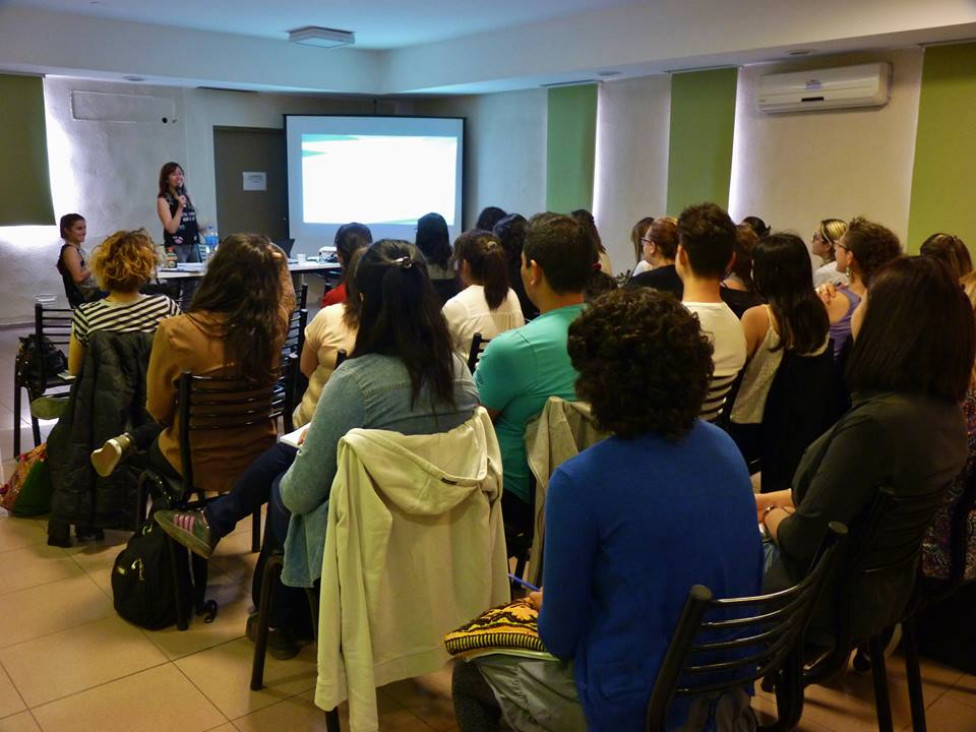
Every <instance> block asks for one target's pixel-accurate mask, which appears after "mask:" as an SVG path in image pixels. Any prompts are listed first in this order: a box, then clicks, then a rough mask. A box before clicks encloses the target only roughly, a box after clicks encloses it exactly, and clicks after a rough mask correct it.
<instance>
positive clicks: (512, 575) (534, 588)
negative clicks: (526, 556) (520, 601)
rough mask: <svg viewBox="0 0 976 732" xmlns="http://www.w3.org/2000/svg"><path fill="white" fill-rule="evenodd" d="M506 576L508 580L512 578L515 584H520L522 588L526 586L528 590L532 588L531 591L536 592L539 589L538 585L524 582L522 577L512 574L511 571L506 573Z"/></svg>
mask: <svg viewBox="0 0 976 732" xmlns="http://www.w3.org/2000/svg"><path fill="white" fill-rule="evenodd" d="M508 578H509V579H510V580H512V582H515V583H516V584H519V585H522V587H524V588H526V589H528V590H532V591H533V592H538V591H539V588H538V587H536V586H535V585H533V584H531V583H530V582H526V581H525V580H524V579H522V578H521V577H519V576H518V575H515V574H512V573H511V572H509V573H508Z"/></svg>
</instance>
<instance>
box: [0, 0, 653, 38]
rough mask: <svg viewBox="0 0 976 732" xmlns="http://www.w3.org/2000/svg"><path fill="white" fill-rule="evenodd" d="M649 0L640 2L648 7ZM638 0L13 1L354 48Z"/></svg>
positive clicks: (495, 26) (456, 34)
mask: <svg viewBox="0 0 976 732" xmlns="http://www.w3.org/2000/svg"><path fill="white" fill-rule="evenodd" d="M647 2H648V0H642V3H644V4H646V3H647ZM642 3H635V2H634V0H326V1H325V2H322V1H319V2H315V1H313V0H271V1H270V2H269V0H204V2H200V0H164V2H160V1H159V0H10V1H9V5H11V6H24V7H34V8H43V9H46V10H54V11H57V12H64V13H74V14H78V15H89V16H93V17H97V18H107V19H114V20H128V21H134V22H139V23H146V24H148V25H161V26H175V27H178V28H193V29H197V30H205V31H214V32H219V33H232V34H236V35H242V36H253V37H257V38H271V39H278V40H283V39H286V38H287V37H288V31H289V30H292V29H295V28H300V27H302V26H308V25H317V26H322V27H325V28H337V29H340V30H349V31H352V32H353V33H355V34H356V48H364V49H373V50H389V49H394V48H404V47H407V46H415V45H419V44H422V43H432V42H435V41H443V40H448V39H451V38H458V37H460V36H468V35H473V34H475V33H482V32H486V31H495V30H500V29H503V28H508V27H513V26H519V25H524V24H526V23H533V22H537V21H543V20H550V19H553V18H558V17H562V16H569V15H574V14H576V13H581V12H586V11H593V10H601V9H605V8H610V7H615V6H619V5H628V4H634V5H636V4H642Z"/></svg>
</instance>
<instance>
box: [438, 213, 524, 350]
mask: <svg viewBox="0 0 976 732" xmlns="http://www.w3.org/2000/svg"><path fill="white" fill-rule="evenodd" d="M454 261H455V262H457V266H458V276H459V277H460V278H461V284H462V285H463V286H464V289H463V290H461V292H459V293H458V294H457V295H455V296H454V297H452V298H451V299H450V300H448V301H447V302H446V303H445V304H444V311H443V312H444V318H445V319H446V320H447V329H448V330H449V331H450V333H451V342H452V344H453V346H454V352H455V353H456V354H457V355H458V356H460V358H461V360H462V361H466V360H467V358H468V354H469V352H470V351H471V341H472V340H473V338H474V334H475V333H481V336H482V338H484V339H486V340H491V339H492V338H494V337H495V336H496V335H498V334H499V333H504V332H505V331H506V330H511V329H512V328H518V327H519V326H522V325H525V318H524V317H523V315H522V308H521V306H520V305H519V300H518V295H516V294H515V292H514V291H513V290H512V289H510V288H509V286H508V265H507V264H506V262H505V250H504V249H502V245H501V243H500V242H499V241H498V239H497V238H496V237H495V236H494V235H493V234H491V233H490V232H487V231H467V232H465V233H463V234H461V236H459V237H458V238H457V241H455V242H454Z"/></svg>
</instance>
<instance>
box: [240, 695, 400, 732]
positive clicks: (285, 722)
mask: <svg viewBox="0 0 976 732" xmlns="http://www.w3.org/2000/svg"><path fill="white" fill-rule="evenodd" d="M234 726H235V727H236V728H237V729H238V730H240V731H241V732H278V731H279V730H288V729H293V730H303V731H307V732H319V731H320V730H321V731H324V730H325V712H323V711H322V710H321V709H319V708H318V707H317V706H315V704H314V702H313V701H312V698H311V694H304V695H301V696H295V697H292V698H290V699H285V700H284V701H280V702H277V703H275V704H272V705H271V706H268V707H265V708H264V709H261V710H259V711H257V712H253V713H251V714H248V715H247V716H245V717H241V718H239V719H235V720H234ZM387 726H388V725H387V724H386V723H385V720H384V725H383V729H384V730H386V729H387ZM344 729H348V724H346V725H345V726H344Z"/></svg>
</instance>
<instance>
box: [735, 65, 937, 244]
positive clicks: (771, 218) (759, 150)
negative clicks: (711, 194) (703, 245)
mask: <svg viewBox="0 0 976 732" xmlns="http://www.w3.org/2000/svg"><path fill="white" fill-rule="evenodd" d="M872 61H890V62H891V63H892V65H893V68H894V79H893V85H892V90H891V101H890V102H889V103H888V104H887V106H884V107H881V108H879V109H864V110H844V111H834V112H805V113H796V114H778V115H767V114H763V113H762V112H760V111H759V109H758V107H757V104H756V93H757V86H758V83H759V78H760V77H761V76H763V75H764V74H769V73H774V72H781V71H784V72H785V71H798V70H802V69H809V68H822V67H826V66H843V65H850V64H856V63H867V62H872ZM921 78H922V50H921V49H904V50H897V51H889V52H884V53H869V54H857V55H845V56H840V57H832V58H825V59H817V60H816V61H807V62H806V63H791V64H775V65H764V66H754V67H747V68H745V69H743V70H742V71H741V72H740V74H739V87H738V96H737V100H736V122H735V145H734V151H733V155H732V191H731V196H730V200H729V209H730V210H729V213H730V214H731V215H732V217H733V218H734V219H735V220H736V221H739V220H741V219H742V218H743V217H745V216H748V215H757V216H760V217H762V218H763V219H765V220H766V222H767V223H769V224H770V225H771V226H772V227H773V228H774V229H779V230H791V231H795V232H796V233H798V234H799V235H800V236H802V237H803V238H804V240H805V241H807V242H808V243H809V239H810V237H811V235H812V233H813V230H814V228H815V227H816V225H817V224H818V222H819V221H820V220H821V219H824V218H829V217H836V218H841V219H850V218H851V217H853V216H856V215H864V216H866V217H868V218H869V219H872V220H875V221H878V222H880V223H882V224H884V225H886V226H888V227H889V228H891V229H892V230H893V231H894V232H895V233H896V234H898V235H899V236H900V237H905V236H906V234H907V232H908V211H909V202H910V198H911V182H912V166H913V161H914V157H915V133H916V127H917V122H918V102H919V91H920V85H921Z"/></svg>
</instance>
